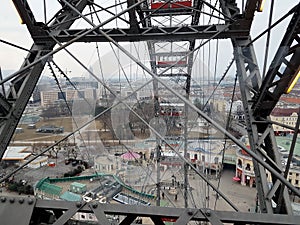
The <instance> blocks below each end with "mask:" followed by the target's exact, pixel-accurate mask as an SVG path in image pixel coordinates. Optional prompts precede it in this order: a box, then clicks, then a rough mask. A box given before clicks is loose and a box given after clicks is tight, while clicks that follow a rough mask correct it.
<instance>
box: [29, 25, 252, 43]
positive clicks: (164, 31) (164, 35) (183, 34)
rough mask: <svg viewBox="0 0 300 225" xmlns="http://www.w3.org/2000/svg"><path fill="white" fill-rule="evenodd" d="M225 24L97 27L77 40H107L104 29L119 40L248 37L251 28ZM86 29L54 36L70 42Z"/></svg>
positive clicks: (42, 40) (36, 37) (40, 40)
mask: <svg viewBox="0 0 300 225" xmlns="http://www.w3.org/2000/svg"><path fill="white" fill-rule="evenodd" d="M224 28H225V25H223V24H216V25H209V26H206V25H205V26H196V25H194V26H188V25H187V26H180V27H155V26H154V27H142V28H139V32H138V33H137V32H136V31H137V28H134V29H129V28H112V29H97V30H94V31H92V32H90V33H89V34H88V35H85V36H84V37H82V38H80V39H78V40H77V42H106V41H107V40H106V39H105V37H104V36H103V35H101V34H100V31H99V30H101V32H102V31H103V32H104V33H106V34H107V35H109V36H111V37H112V38H113V39H114V40H116V41H118V42H133V41H149V40H163V39H165V40H173V41H176V40H177V41H189V40H193V39H208V38H210V37H212V36H214V35H215V34H218V36H216V37H215V38H218V39H224V38H230V37H233V36H234V37H247V36H248V35H249V30H247V29H246V30H244V29H242V28H241V29H235V30H224ZM84 31H86V29H85V30H81V29H71V30H69V29H65V30H60V31H59V32H58V34H53V37H54V38H55V39H57V40H58V41H59V42H68V41H70V40H72V39H74V38H76V37H77V36H79V35H80V34H82V33H83V32H84ZM32 38H33V39H34V41H35V42H36V43H45V42H49V41H52V40H53V38H52V37H49V36H48V35H34V36H33V37H32Z"/></svg>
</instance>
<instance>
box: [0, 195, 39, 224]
mask: <svg viewBox="0 0 300 225" xmlns="http://www.w3.org/2000/svg"><path fill="white" fill-rule="evenodd" d="M35 201H36V199H35V198H33V197H32V198H27V197H25V198H24V197H17V198H15V197H14V196H2V197H0V223H1V224H5V225H12V224H20V225H28V224H30V220H31V215H32V213H33V210H34V207H35Z"/></svg>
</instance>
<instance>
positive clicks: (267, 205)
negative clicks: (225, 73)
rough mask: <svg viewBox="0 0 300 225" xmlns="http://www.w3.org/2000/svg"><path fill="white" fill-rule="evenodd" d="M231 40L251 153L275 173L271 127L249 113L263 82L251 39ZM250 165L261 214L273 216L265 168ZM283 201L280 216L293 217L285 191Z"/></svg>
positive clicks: (277, 160)
mask: <svg viewBox="0 0 300 225" xmlns="http://www.w3.org/2000/svg"><path fill="white" fill-rule="evenodd" d="M221 2H222V7H223V10H224V11H225V12H226V11H227V13H228V14H229V13H230V12H228V10H227V8H226V7H224V6H225V5H224V4H225V2H224V1H221ZM250 8H252V7H250ZM246 14H247V13H246ZM231 40H232V43H233V46H234V56H235V60H236V65H237V73H238V77H239V85H240V90H241V95H242V101H243V105H244V112H245V121H246V124H247V132H248V138H249V143H250V147H251V151H252V152H254V153H255V154H256V155H257V156H258V157H260V158H261V159H262V160H263V159H265V158H266V157H264V152H266V154H267V156H268V157H267V163H269V165H270V166H272V167H273V168H275V169H276V170H279V169H280V168H281V161H280V155H279V152H278V150H277V144H276V140H275V135H274V131H273V129H272V127H271V125H268V124H263V123H255V121H257V118H256V117H255V112H254V111H253V109H252V108H253V103H254V102H255V101H254V100H253V96H255V94H257V93H258V92H259V88H260V87H261V83H262V81H261V75H260V72H259V69H258V66H257V61H256V57H255V52H254V49H253V46H252V44H251V39H250V37H249V38H248V39H241V38H232V39H231ZM269 85H270V83H269ZM266 107H268V106H266ZM270 112H271V110H270V111H269V114H270ZM267 116H269V115H267ZM261 134H262V135H261ZM253 164H254V171H255V175H256V188H257V192H258V197H259V205H260V210H261V212H263V213H273V207H272V200H274V202H277V201H276V199H275V198H274V197H275V196H276V195H273V196H272V198H267V196H268V194H270V193H271V192H269V186H268V180H267V175H266V171H265V168H263V166H262V165H260V164H259V163H257V162H256V161H255V160H254V161H253ZM274 165H275V166H274ZM279 172H280V173H281V171H280V170H279ZM275 181H276V178H273V182H275ZM277 197H278V195H277ZM283 201H284V203H283V204H284V207H283V208H284V209H283V210H282V212H281V213H288V214H292V209H291V203H290V199H289V196H288V193H287V190H286V189H285V191H284V198H283Z"/></svg>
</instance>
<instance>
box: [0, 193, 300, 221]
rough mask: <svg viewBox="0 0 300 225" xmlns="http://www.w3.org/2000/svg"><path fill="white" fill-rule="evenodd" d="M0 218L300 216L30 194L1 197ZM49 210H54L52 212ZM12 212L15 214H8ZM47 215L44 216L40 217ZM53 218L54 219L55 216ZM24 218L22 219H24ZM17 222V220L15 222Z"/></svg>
mask: <svg viewBox="0 0 300 225" xmlns="http://www.w3.org/2000/svg"><path fill="white" fill-rule="evenodd" d="M0 200H1V201H0V217H1V222H2V223H3V224H20V225H27V224H32V223H33V224H40V223H47V224H55V225H63V224H65V223H66V222H68V221H69V220H70V219H71V218H72V217H73V216H74V214H75V213H78V212H81V213H93V214H94V215H95V216H96V218H97V219H98V221H101V224H105V225H110V224H112V221H110V220H109V219H108V218H109V216H108V215H110V216H120V218H122V219H121V220H120V221H119V222H117V221H114V223H113V224H130V223H129V222H133V221H134V220H135V219H136V218H137V217H149V218H151V219H152V221H153V222H154V224H165V223H164V222H163V221H165V220H166V219H175V220H176V222H175V223H174V224H176V225H177V224H178V225H179V224H180V225H183V224H187V223H188V222H191V221H198V222H199V221H203V222H210V224H212V225H219V224H223V223H234V224H286V225H292V224H293V225H294V224H298V223H299V221H300V216H292V217H291V216H288V215H271V214H260V213H241V212H230V211H214V210H211V209H207V208H200V209H195V208H172V207H149V206H140V205H119V204H101V203H99V202H94V201H91V202H67V201H56V200H42V199H35V198H29V197H7V196H2V197H0ZM49 210H51V211H53V212H55V214H53V213H50V212H49ZM9 211H10V212H11V211H13V212H14V213H9ZM41 215H44V217H43V218H41V217H40V216H41ZM53 217H54V219H53ZM21 218H22V219H21ZM14 222H15V223H14Z"/></svg>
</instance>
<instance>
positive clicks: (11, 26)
mask: <svg viewBox="0 0 300 225" xmlns="http://www.w3.org/2000/svg"><path fill="white" fill-rule="evenodd" d="M42 2H43V1H41V0H39V1H38V0H31V1H29V3H30V4H31V5H33V7H34V8H33V10H35V12H42V10H41V9H42V6H43V5H42ZM55 2H56V1H53V0H51V1H47V4H49V5H47V7H48V10H49V12H56V11H57V10H58V7H59V5H58V4H57V3H55ZM106 2H107V1H106ZM270 2H271V0H266V6H265V10H264V11H263V12H262V13H258V12H257V13H256V16H255V21H254V25H253V27H252V28H253V29H252V31H251V34H252V37H253V38H254V37H255V36H256V35H257V34H259V33H260V32H262V31H263V30H264V29H265V28H266V27H267V23H268V16H269V5H270ZM38 4H40V5H38ZM50 4H51V5H50ZM296 4H297V1H295V0H284V1H282V0H281V1H280V0H275V9H274V18H273V21H276V20H277V19H278V18H280V17H281V16H282V15H284V14H285V13H286V12H287V11H288V10H289V9H290V8H291V7H292V6H294V5H296ZM49 14H51V13H49ZM37 20H43V15H42V14H39V15H38V16H37ZM288 22H289V19H288V20H286V21H284V22H283V23H282V24H280V26H278V27H277V28H275V29H274V30H272V38H271V40H272V41H271V49H270V56H269V62H270V60H271V59H272V58H273V55H274V53H275V51H276V50H277V46H278V44H279V43H280V39H281V37H282V34H284V32H285V30H284V29H285V27H286V24H287V23H288ZM0 38H1V39H2V40H6V41H9V42H12V43H14V44H17V45H20V46H22V47H24V48H27V49H29V48H30V46H31V44H32V40H31V37H30V35H29V33H28V31H27V29H26V26H25V25H21V24H20V22H19V18H18V14H17V12H16V10H15V8H14V6H13V4H12V2H11V1H10V0H2V1H1V7H0ZM79 46H80V45H79V44H76V45H72V46H70V47H69V48H68V49H69V50H70V51H72V52H73V53H74V54H75V55H76V56H77V57H78V58H79V59H80V60H81V61H82V62H83V63H84V64H85V65H88V66H91V65H93V63H94V61H95V57H96V51H95V50H93V51H91V48H94V49H95V44H94V43H93V44H90V45H89V46H90V47H86V45H85V47H84V48H81V47H79ZM107 46H108V45H105V46H104V47H103V45H100V49H101V52H100V54H101V55H102V56H103V55H105V54H107V53H108V52H109V51H110V50H109V48H108V47H107ZM264 46H265V38H262V39H260V40H259V41H257V42H256V43H255V48H256V54H257V58H258V62H259V64H260V67H262V61H263V57H264ZM78 49H80V51H78ZM87 49H88V51H87ZM26 55H27V53H26V52H24V51H23V50H19V49H16V48H13V47H11V46H8V45H5V44H3V43H0V66H1V68H2V70H18V69H19V68H20V66H21V65H22V63H23V60H24V57H25V56H26ZM65 58H66V54H65V53H63V52H61V53H59V54H57V55H55V59H56V61H61V62H63V61H65ZM222 60H223V59H222V58H221V61H222ZM224 61H226V62H224V67H226V64H227V61H228V60H227V59H226V60H224ZM65 62H66V63H65V64H62V67H63V69H64V70H68V71H70V75H71V76H72V75H73V76H79V75H82V74H83V73H84V71H83V70H82V68H81V67H80V66H79V65H78V64H77V63H75V62H74V61H72V60H70V61H68V62H67V61H65ZM102 63H103V64H108V65H110V64H109V59H108V58H107V57H106V58H105V57H104V59H103V62H102Z"/></svg>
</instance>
